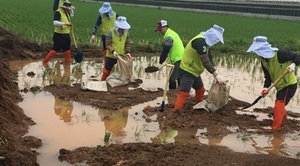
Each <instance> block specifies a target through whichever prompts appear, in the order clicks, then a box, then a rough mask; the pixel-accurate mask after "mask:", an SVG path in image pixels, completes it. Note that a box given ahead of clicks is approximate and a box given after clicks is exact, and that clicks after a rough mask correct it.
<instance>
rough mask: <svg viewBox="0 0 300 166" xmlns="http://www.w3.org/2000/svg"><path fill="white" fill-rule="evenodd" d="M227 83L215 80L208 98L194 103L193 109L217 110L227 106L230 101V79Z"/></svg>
mask: <svg viewBox="0 0 300 166" xmlns="http://www.w3.org/2000/svg"><path fill="white" fill-rule="evenodd" d="M225 83H226V84H225V85H220V84H218V83H217V82H216V81H215V80H214V81H213V83H212V85H211V87H210V90H209V92H208V95H207V98H206V99H205V100H203V101H202V102H199V103H197V104H196V105H194V106H193V109H205V110H206V111H208V112H216V111H218V110H220V109H221V108H222V107H223V106H225V105H226V104H227V102H228V99H229V91H230V85H229V81H226V82H225Z"/></svg>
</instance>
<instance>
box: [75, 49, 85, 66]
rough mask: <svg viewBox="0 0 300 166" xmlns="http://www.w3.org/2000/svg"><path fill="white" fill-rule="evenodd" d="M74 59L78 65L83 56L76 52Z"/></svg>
mask: <svg viewBox="0 0 300 166" xmlns="http://www.w3.org/2000/svg"><path fill="white" fill-rule="evenodd" d="M74 59H75V61H76V62H77V63H80V62H81V61H82V59H83V54H82V52H80V51H79V52H76V53H75V55H74Z"/></svg>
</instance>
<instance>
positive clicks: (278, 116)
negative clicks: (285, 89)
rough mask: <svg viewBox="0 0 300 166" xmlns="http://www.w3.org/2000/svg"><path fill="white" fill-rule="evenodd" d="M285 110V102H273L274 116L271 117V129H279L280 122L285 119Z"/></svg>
mask: <svg viewBox="0 0 300 166" xmlns="http://www.w3.org/2000/svg"><path fill="white" fill-rule="evenodd" d="M286 117H287V115H286V110H285V102H284V101H283V100H277V101H276V102H275V107H274V116H273V123H272V129H273V130H278V129H280V128H281V125H282V122H283V120H284V119H286Z"/></svg>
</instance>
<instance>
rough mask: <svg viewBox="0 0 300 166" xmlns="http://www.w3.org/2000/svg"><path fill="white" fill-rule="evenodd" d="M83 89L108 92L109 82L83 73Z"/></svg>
mask: <svg viewBox="0 0 300 166" xmlns="http://www.w3.org/2000/svg"><path fill="white" fill-rule="evenodd" d="M81 89H82V90H91V91H102V92H107V83H106V81H100V80H96V79H95V78H87V77H86V75H83V76H82V79H81Z"/></svg>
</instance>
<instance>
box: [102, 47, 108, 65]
mask: <svg viewBox="0 0 300 166" xmlns="http://www.w3.org/2000/svg"><path fill="white" fill-rule="evenodd" d="M106 54H107V50H102V57H103V62H104V63H105V62H106Z"/></svg>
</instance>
